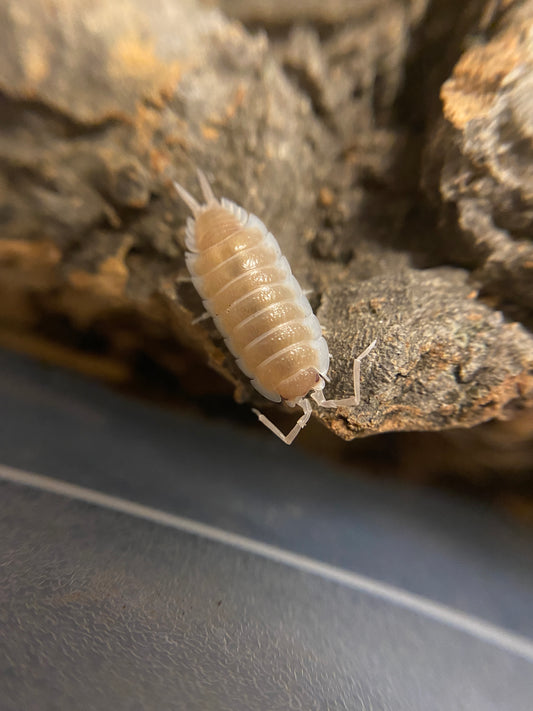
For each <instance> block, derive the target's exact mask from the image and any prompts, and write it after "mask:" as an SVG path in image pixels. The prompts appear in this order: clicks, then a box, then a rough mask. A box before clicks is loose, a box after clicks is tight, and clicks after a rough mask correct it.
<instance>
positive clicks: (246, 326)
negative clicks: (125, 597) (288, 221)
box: [174, 171, 376, 444]
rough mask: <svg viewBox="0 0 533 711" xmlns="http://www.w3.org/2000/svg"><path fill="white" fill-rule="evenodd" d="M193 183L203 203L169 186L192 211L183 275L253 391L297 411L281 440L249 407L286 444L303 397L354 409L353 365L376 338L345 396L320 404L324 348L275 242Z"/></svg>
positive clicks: (250, 218) (238, 210) (306, 405)
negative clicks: (186, 276) (186, 273)
mask: <svg viewBox="0 0 533 711" xmlns="http://www.w3.org/2000/svg"><path fill="white" fill-rule="evenodd" d="M198 179H199V182H200V186H201V188H202V192H203V196H204V199H205V204H203V205H201V204H200V203H198V202H197V201H196V200H195V199H194V197H193V196H192V195H191V194H190V193H188V192H187V191H186V190H185V189H184V188H183V187H182V186H181V185H179V184H178V183H174V185H175V187H176V190H177V191H178V193H179V195H180V196H181V198H182V199H183V201H184V202H185V203H186V204H187V206H188V207H189V208H190V210H191V211H192V213H193V217H189V218H188V220H187V229H186V239H185V244H186V247H187V253H186V262H187V268H188V271H189V273H190V275H191V278H192V282H193V284H194V286H195V288H196V290H197V291H198V293H199V294H200V297H201V298H202V299H203V304H204V307H205V309H206V311H207V314H208V315H209V316H211V318H212V319H213V321H214V322H215V325H216V327H217V328H218V330H219V332H220V333H221V335H222V336H223V338H224V340H225V343H226V346H227V347H228V349H229V350H230V352H231V353H232V354H233V356H234V357H235V358H236V361H237V365H238V366H239V367H240V369H241V370H242V371H243V372H244V374H245V375H246V376H247V377H248V378H250V380H251V382H252V385H253V386H254V388H255V389H256V390H257V391H258V392H260V393H261V395H264V397H266V398H268V399H269V400H272V401H274V402H281V401H282V400H283V401H285V402H286V404H287V405H289V406H290V407H294V406H295V405H298V406H299V407H301V408H302V410H303V414H302V415H301V417H300V418H299V419H298V421H297V423H296V424H295V425H294V427H293V428H292V430H291V431H290V432H289V434H287V435H284V434H283V433H282V432H281V430H279V429H278V428H277V427H276V425H274V424H273V423H272V422H271V421H270V420H269V419H268V418H266V417H265V416H264V415H262V414H261V413H260V412H258V411H257V410H255V409H254V412H255V414H256V415H257V416H258V418H259V420H260V421H261V422H262V423H263V424H264V425H266V426H267V427H268V428H269V429H270V430H271V431H272V432H273V433H274V434H275V435H277V436H278V437H279V438H280V439H281V440H283V442H285V444H291V443H292V442H293V441H294V439H295V438H296V436H297V435H298V433H299V432H300V430H301V429H302V428H303V427H305V425H306V424H307V422H308V420H309V418H310V416H311V412H312V408H311V403H310V401H309V399H308V398H307V396H308V395H309V394H310V396H311V397H312V398H313V400H314V401H315V402H316V403H317V404H318V405H319V406H321V407H332V408H333V407H354V406H356V405H358V404H359V400H360V392H359V390H360V388H359V373H360V363H361V360H362V359H363V358H364V357H365V356H366V355H367V354H368V353H369V352H370V351H371V350H372V348H373V347H374V346H375V344H376V341H373V342H372V343H371V344H370V345H369V346H368V347H367V348H366V349H365V350H364V351H363V353H361V355H359V356H358V357H357V358H355V359H354V362H353V380H354V394H353V395H352V397H349V398H344V399H342V400H326V398H325V397H324V393H323V389H324V385H325V382H326V381H327V380H328V377H327V373H328V369H329V359H330V356H329V350H328V346H327V343H326V341H325V339H324V337H323V336H322V329H321V327H320V323H319V321H318V319H317V317H316V316H315V315H314V313H313V310H312V308H311V305H310V304H309V301H308V300H307V297H306V296H305V294H304V293H303V291H302V289H301V287H300V284H299V283H298V281H297V280H296V279H295V277H294V276H293V275H292V272H291V269H290V266H289V263H288V262H287V259H286V258H285V257H284V256H283V255H282V254H281V250H280V247H279V244H278V242H277V240H276V239H275V237H274V236H273V235H272V234H271V233H270V232H269V231H268V230H267V228H266V227H265V225H264V224H263V223H262V222H261V220H260V219H259V218H258V217H256V216H255V215H253V214H248V213H247V212H246V211H245V210H244V209H243V208H242V207H239V206H238V205H236V204H235V203H233V202H231V201H230V200H226V199H225V198H222V199H221V200H220V201H219V200H217V198H216V197H215V195H214V194H213V191H212V189H211V186H210V185H209V182H208V181H207V178H206V177H205V175H204V174H203V173H202V172H201V171H198Z"/></svg>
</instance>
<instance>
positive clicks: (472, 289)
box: [0, 0, 533, 439]
mask: <svg viewBox="0 0 533 711" xmlns="http://www.w3.org/2000/svg"><path fill="white" fill-rule="evenodd" d="M220 4H221V7H222V9H223V10H225V11H226V12H227V13H229V14H234V15H235V16H236V17H237V18H240V19H241V20H242V21H243V22H245V23H247V24H248V29H246V28H245V27H243V26H242V25H241V24H239V23H238V22H236V21H234V20H231V19H228V18H227V17H226V16H225V15H224V14H223V13H222V12H221V11H220V10H218V9H213V8H210V7H207V6H206V5H204V4H202V3H200V2H194V1H193V0H181V1H180V2H178V1H177V0H157V2H155V1H154V0H121V1H120V2H113V3H108V2H96V3H91V4H88V3H85V2H82V0H78V1H76V2H72V0H68V1H67V0H56V1H55V2H54V3H48V2H47V3H45V2H42V1H39V0H6V2H4V3H3V4H2V7H1V8H0V20H1V22H0V91H1V92H2V93H1V96H0V102H1V103H0V120H1V129H0V166H1V170H0V216H1V221H2V232H1V236H0V332H1V333H2V334H3V339H4V342H9V343H14V342H15V341H17V339H18V341H17V342H20V343H26V344H29V343H33V344H35V343H39V342H41V339H44V341H50V342H56V343H59V342H61V343H63V344H64V345H66V346H68V347H78V346H80V347H83V348H85V350H86V351H87V352H88V353H92V354H93V355H94V354H97V355H98V356H99V358H101V362H102V363H105V364H108V365H107V366H106V367H105V368H103V372H104V371H105V374H107V375H106V377H109V378H111V379H115V380H121V379H125V378H128V377H130V374H131V371H132V369H133V367H134V364H135V363H137V362H138V359H139V355H143V356H148V357H149V358H150V359H151V360H152V361H153V362H155V363H157V364H158V366H159V367H161V368H163V369H166V370H168V371H169V372H171V373H172V374H173V375H174V376H175V377H176V378H177V379H178V380H180V381H181V382H182V383H183V384H184V387H186V388H187V389H188V390H189V391H190V390H194V382H197V387H198V391H202V392H205V383H204V382H203V381H204V374H202V376H201V377H197V378H196V379H195V378H191V370H190V366H191V363H192V361H193V360H194V359H191V356H190V354H191V352H192V353H199V354H201V361H202V362H205V363H206V364H209V365H210V366H212V367H213V368H214V369H215V370H217V371H218V373H220V374H221V375H222V376H224V377H225V378H226V379H227V380H228V381H229V382H230V383H231V384H232V386H233V387H234V389H235V393H236V396H237V398H238V399H239V400H240V401H245V400H246V401H251V400H255V402H256V403H259V404H262V405H265V403H264V401H262V400H261V399H259V398H258V396H257V394H255V393H254V391H253V390H252V388H251V387H250V386H249V384H248V383H247V381H246V379H245V378H244V377H243V376H242V374H241V373H240V371H239V370H238V369H237V368H236V366H235V365H234V363H233V359H232V357H231V356H230V355H229V354H228V353H227V351H226V350H225V348H224V346H223V343H222V340H221V338H220V336H219V335H218V334H217V332H216V329H215V328H214V326H213V325H212V324H211V323H209V322H205V323H202V324H198V325H193V324H192V321H193V319H194V318H196V317H197V316H198V315H199V314H200V313H201V310H202V308H201V303H200V300H199V298H198V297H197V296H196V294H195V293H194V290H193V289H192V287H191V286H190V284H187V283H186V282H184V281H183V280H182V279H183V277H185V275H186V271H185V265H184V258H183V255H184V250H183V243H182V239H183V232H184V229H183V228H184V220H185V218H186V209H185V208H184V206H183V205H182V204H181V203H180V201H179V199H178V198H177V196H176V195H175V192H174V190H173V187H172V181H173V180H178V181H179V182H181V183H183V184H184V185H185V186H186V187H187V188H188V189H190V190H191V191H192V192H195V193H197V192H198V188H197V186H196V184H195V178H194V171H195V168H196V167H201V168H202V169H203V170H204V171H206V172H207V174H208V176H209V177H210V178H211V180H212V182H213V186H214V189H215V191H216V193H217V194H219V195H224V196H226V197H229V198H231V199H234V200H235V201H236V202H238V203H240V204H242V205H243V206H244V207H245V208H246V209H247V210H250V211H252V212H255V213H256V214H258V215H259V216H260V217H261V219H263V221H264V222H265V223H266V224H267V225H268V226H269V228H270V229H271V230H272V231H273V232H274V234H276V236H277V237H278V239H279V242H280V244H281V246H282V249H283V250H284V252H285V253H286V255H287V257H288V258H289V261H290V262H291V264H292V266H293V270H294V272H295V274H296V276H297V277H298V278H299V280H300V281H301V283H302V284H303V286H304V287H305V288H308V289H311V290H312V297H311V300H312V302H313V303H314V305H315V306H316V307H317V313H318V316H319V318H320V320H321V323H322V325H323V328H324V331H325V334H326V337H327V340H328V343H329V346H330V350H331V354H332V370H331V376H332V383H331V385H330V386H329V388H328V395H329V396H331V397H334V396H336V397H342V396H346V395H348V394H350V390H351V383H350V372H351V360H352V355H353V354H354V353H357V352H360V351H361V350H363V348H364V347H365V346H366V345H368V343H369V342H370V341H371V340H372V339H373V338H377V340H378V345H377V347H376V350H375V352H374V353H373V354H372V356H370V357H369V358H368V359H367V360H366V361H365V363H364V366H363V383H362V392H363V399H362V404H361V406H360V407H359V408H358V409H354V410H353V411H350V412H348V411H339V412H330V411H323V412H319V413H317V414H318V416H319V417H320V418H321V419H322V420H323V421H324V422H325V423H326V424H327V425H328V426H329V427H330V428H331V429H332V430H333V431H334V432H335V433H337V434H339V435H340V436H341V437H343V438H346V439H351V438H353V437H355V436H357V435H362V434H363V435H365V434H375V433H379V432H390V431H398V430H422V431H427V430H432V431H436V430H444V429H449V428H454V427H461V428H465V427H471V426H472V425H475V424H478V423H480V422H484V421H487V420H489V419H492V418H501V419H505V418H508V417H510V416H511V415H512V414H513V413H515V412H517V411H518V410H520V409H523V408H524V407H527V406H530V405H531V400H532V396H533V377H532V364H533V337H532V335H531V333H530V331H529V330H528V326H530V324H531V316H532V311H533V291H532V281H531V277H532V271H533V251H532V246H531V234H532V231H531V226H532V216H533V178H532V173H531V170H532V169H531V166H532V165H533V162H532V160H531V158H532V156H533V143H532V140H533V125H532V124H531V117H532V116H533V111H532V110H531V109H532V108H533V106H532V100H531V97H532V96H533V89H532V84H531V77H532V76H533V73H532V72H531V69H532V68H533V51H532V46H533V39H532V38H533V29H532V28H533V24H532V19H531V17H532V7H533V5H532V3H531V2H527V1H526V0H524V1H523V2H501V3H494V2H489V3H487V4H485V3H482V2H471V3H466V4H465V3H463V2H450V1H447V2H444V1H443V2H428V1H427V0H412V2H408V3H406V2H403V1H400V0H388V1H387V2H373V1H371V0H368V1H367V2H364V3H353V2H351V1H350V0H346V1H345V2H343V1H342V0H339V1H338V2H335V3H323V2H321V3H312V2H310V3H286V2H283V3H273V2H272V3H265V2H246V3H240V2H234V1H233V0H223V1H222V2H221V3H220ZM261 26H264V27H266V29H267V30H268V31H269V32H270V33H271V34H270V37H269V36H267V34H265V32H264V31H260V32H256V30H257V29H258V28H259V27H261ZM466 38H470V43H471V46H470V48H469V49H467V50H466V51H465V52H464V53H463V54H462V56H459V48H460V47H461V45H462V46H463V47H464V43H465V41H466ZM454 63H455V68H454V69H453V70H452V67H453V64H454ZM448 76H449V79H448V80H447V81H446V82H445V83H444V85H443V86H442V92H441V96H442V107H443V108H442V111H441V108H440V105H439V103H438V93H439V88H440V86H441V84H442V82H443V81H444V80H445V79H446V78H447V77H448ZM424 147H425V151H424V150H423V149H424ZM421 174H423V176H424V181H423V183H424V192H421V191H420V190H419V185H420V175H421ZM489 295H490V298H488V297H489ZM503 313H504V314H505V316H504V315H502V314H503ZM38 349H39V346H37V350H38ZM90 362H91V364H92V365H94V362H93V361H92V360H91V361H90ZM109 363H115V364H119V367H117V368H116V369H114V368H113V367H109ZM106 368H107V369H106ZM93 369H94V368H93ZM194 372H196V373H197V372H198V366H197V364H195V371H194ZM213 387H215V385H214V384H213ZM527 436H529V433H528V435H527Z"/></svg>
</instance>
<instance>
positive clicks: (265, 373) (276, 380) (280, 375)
mask: <svg viewBox="0 0 533 711" xmlns="http://www.w3.org/2000/svg"><path fill="white" fill-rule="evenodd" d="M313 367H314V368H315V370H316V372H317V373H318V367H319V363H318V353H317V349H316V348H315V347H314V345H313V342H307V343H298V344H297V345H293V346H289V347H288V348H285V349H284V350H283V351H280V352H279V353H278V355H275V356H273V357H272V358H270V359H268V360H266V361H263V362H262V363H261V365H259V366H258V367H257V368H256V369H255V370H256V373H257V378H258V380H259V381H260V382H261V384H262V385H264V387H265V388H267V389H268V390H274V391H276V392H278V387H279V384H280V383H281V382H282V381H283V380H286V379H287V378H290V377H291V376H294V375H296V374H297V373H298V371H300V370H307V369H309V368H313ZM306 394H307V391H306V392H305V393H300V395H302V396H303V395H306Z"/></svg>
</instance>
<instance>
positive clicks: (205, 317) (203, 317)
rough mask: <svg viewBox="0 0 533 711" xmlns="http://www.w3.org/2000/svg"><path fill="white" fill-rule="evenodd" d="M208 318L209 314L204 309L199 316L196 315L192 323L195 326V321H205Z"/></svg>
mask: <svg viewBox="0 0 533 711" xmlns="http://www.w3.org/2000/svg"><path fill="white" fill-rule="evenodd" d="M208 318H211V314H208V313H207V311H205V312H204V313H203V314H202V315H201V316H198V317H197V318H195V319H194V320H193V322H192V325H193V326H196V324H197V323H200V322H201V321H207V319H208Z"/></svg>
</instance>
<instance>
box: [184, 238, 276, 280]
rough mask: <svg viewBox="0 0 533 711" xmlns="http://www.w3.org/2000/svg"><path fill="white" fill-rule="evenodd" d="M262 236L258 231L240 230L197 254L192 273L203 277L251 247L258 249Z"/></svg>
mask: <svg viewBox="0 0 533 711" xmlns="http://www.w3.org/2000/svg"><path fill="white" fill-rule="evenodd" d="M262 242H263V236H262V234H261V232H259V230H258V229H244V228H242V227H241V228H240V229H237V230H236V231H235V232H233V233H232V234H231V235H228V236H227V237H226V238H224V239H223V240H221V241H220V242H218V243H217V244H213V245H211V247H208V249H203V250H201V251H200V252H199V254H198V256H197V257H196V260H195V262H194V271H195V272H196V274H198V276H203V275H204V274H208V273H209V272H211V271H213V269H215V268H216V267H218V266H220V265H221V264H223V263H224V262H226V261H227V260H228V259H231V257H233V256H235V255H236V254H239V252H243V251H245V250H247V249H250V248H251V247H260V246H261V244H262Z"/></svg>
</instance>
